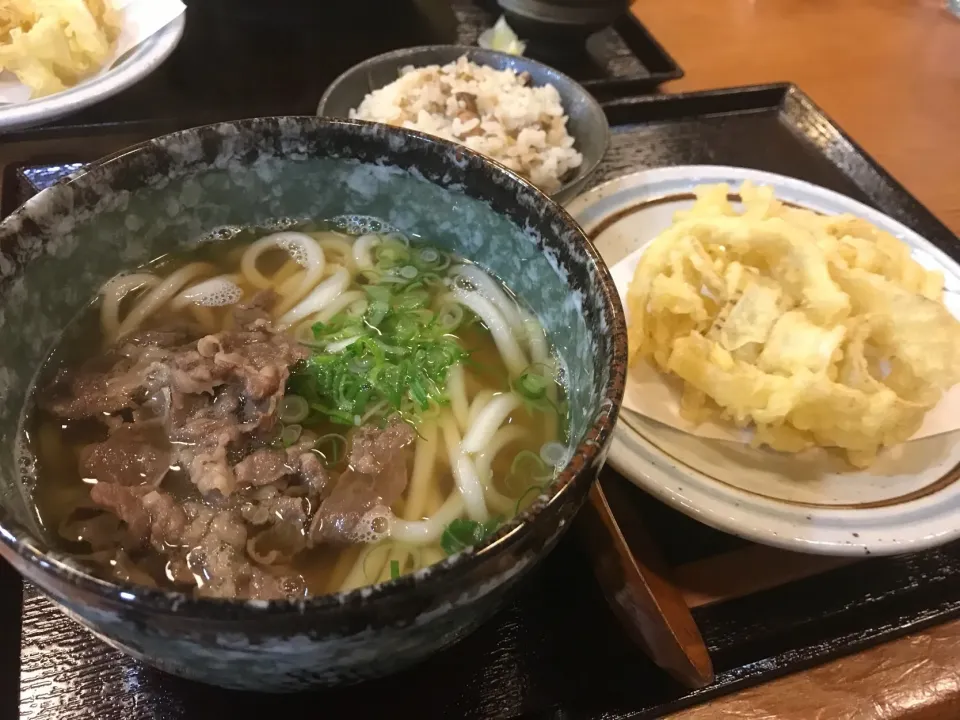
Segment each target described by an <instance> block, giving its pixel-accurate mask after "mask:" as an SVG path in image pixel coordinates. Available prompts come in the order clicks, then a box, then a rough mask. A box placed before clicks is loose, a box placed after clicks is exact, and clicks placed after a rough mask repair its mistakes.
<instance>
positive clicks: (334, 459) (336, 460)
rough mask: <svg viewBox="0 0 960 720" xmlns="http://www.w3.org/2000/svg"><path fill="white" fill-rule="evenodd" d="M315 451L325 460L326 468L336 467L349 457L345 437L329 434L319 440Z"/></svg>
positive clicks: (315, 445) (314, 447)
mask: <svg viewBox="0 0 960 720" xmlns="http://www.w3.org/2000/svg"><path fill="white" fill-rule="evenodd" d="M313 449H314V450H316V451H317V453H319V455H320V457H321V458H323V464H324V465H325V466H326V467H328V468H332V467H336V466H337V465H339V464H340V463H341V461H342V460H343V459H344V457H346V455H347V439H346V438H345V437H344V436H343V435H338V434H337V433H329V434H327V435H324V436H323V437H321V438H318V439H317V441H316V442H315V443H314V444H313Z"/></svg>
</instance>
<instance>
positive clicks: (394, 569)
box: [390, 560, 400, 580]
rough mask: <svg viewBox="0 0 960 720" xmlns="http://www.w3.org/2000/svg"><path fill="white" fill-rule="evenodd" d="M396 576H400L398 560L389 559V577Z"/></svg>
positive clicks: (394, 578)
mask: <svg viewBox="0 0 960 720" xmlns="http://www.w3.org/2000/svg"><path fill="white" fill-rule="evenodd" d="M398 577H400V561H399V560H391V561H390V579H391V580H396V579H397V578H398Z"/></svg>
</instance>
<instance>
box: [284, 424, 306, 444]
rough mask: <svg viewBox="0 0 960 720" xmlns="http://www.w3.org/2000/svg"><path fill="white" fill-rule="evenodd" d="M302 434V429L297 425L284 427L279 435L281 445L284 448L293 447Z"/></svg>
mask: <svg viewBox="0 0 960 720" xmlns="http://www.w3.org/2000/svg"><path fill="white" fill-rule="evenodd" d="M302 432H303V428H302V427H301V426H299V425H286V426H285V427H284V428H283V431H282V432H281V433H280V442H281V444H282V445H283V446H284V447H285V448H288V447H290V446H291V445H295V444H296V442H297V440H299V439H300V433H302Z"/></svg>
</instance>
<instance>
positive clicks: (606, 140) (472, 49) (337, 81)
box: [317, 44, 610, 200]
mask: <svg viewBox="0 0 960 720" xmlns="http://www.w3.org/2000/svg"><path fill="white" fill-rule="evenodd" d="M438 50H443V51H447V50H451V51H453V50H455V51H457V53H458V55H457V57H460V56H463V55H467V56H474V55H478V54H482V55H486V56H493V57H499V58H502V59H504V60H510V61H512V62H515V63H517V64H527V65H532V66H536V67H539V68H541V69H543V70H546V71H548V72H550V73H553V74H554V75H556V76H558V77H559V78H561V79H563V80H564V81H565V82H567V83H569V84H570V86H571V87H573V88H575V89H576V91H577V92H578V93H579V94H580V95H581V96H582V98H583V100H584V101H585V102H586V104H587V105H589V106H590V110H591V113H592V114H594V115H596V117H598V118H599V119H600V120H601V121H602V122H601V124H600V126H599V127H598V128H597V130H598V131H602V134H603V143H602V151H601V152H600V153H599V154H598V155H597V157H596V159H594V160H592V161H591V162H589V163H581V165H580V167H578V168H577V169H576V170H577V172H576V173H575V174H574V176H573V177H572V178H571V179H570V180H568V181H567V182H565V183H563V185H561V186H560V187H559V188H558V189H557V190H556V192H554V193H552V194H549V195H548V197H551V198H562V199H564V200H566V199H567V198H563V196H564V194H565V193H567V192H569V191H570V190H571V189H572V188H575V187H576V185H577V183H579V182H581V181H583V180H584V179H586V178H588V177H590V175H592V174H593V172H594V171H595V170H596V169H597V167H598V166H599V165H600V163H601V161H602V160H603V158H604V156H605V155H606V154H607V149H608V148H609V147H610V121H609V120H607V114H606V113H605V112H604V111H603V105H601V104H600V102H599V101H598V100H597V99H596V98H595V97H594V96H593V93H591V92H590V91H589V90H587V88H585V87H584V86H583V85H581V84H580V83H579V82H577V81H576V80H574V79H573V78H572V77H570V76H569V75H567V74H566V73H564V72H561V71H560V70H557V69H556V68H555V67H553V66H552V65H547V64H546V63H542V62H540V61H539V60H534V59H533V58H529V57H526V56H524V55H512V54H510V53H505V52H501V51H499V50H489V49H487V48H482V47H479V46H477V45H457V44H450V45H414V46H412V47H406V48H400V49H398V50H390V51H388V52H385V53H380V54H379V55H374V56H373V57H370V58H367V59H366V60H363V61H361V62H358V63H357V64H356V65H353V66H351V67H349V68H347V69H346V70H344V71H343V72H342V73H340V74H339V75H337V77H336V78H334V80H333V82H331V83H330V84H329V85H328V86H327V89H326V90H324V91H323V95H321V96H320V102H319V103H317V116H318V117H327V118H336V116H335V115H329V114H327V111H326V105H327V103H328V102H329V101H330V96H331V95H333V93H334V92H335V91H336V90H337V89H339V87H340V86H341V85H342V84H343V83H344V82H346V80H347V79H348V78H350V77H352V76H353V75H356V74H357V73H360V72H362V71H364V70H366V69H368V68H371V67H374V66H376V65H379V64H380V63H381V62H384V61H386V60H394V59H400V58H403V57H404V56H406V55H414V54H416V53H421V52H428V51H438ZM470 59H471V61H472V62H477V61H476V60H474V59H473V57H470ZM478 64H480V65H483V64H484V63H482V62H478ZM562 100H563V98H562V97H561V101H562ZM566 111H567V109H566V108H564V112H566ZM567 117H568V118H569V113H568V114H567ZM344 119H347V118H344ZM568 132H569V130H568ZM574 140H576V138H574ZM463 147H466V145H464V146H463ZM574 149H576V145H574ZM474 152H477V151H474ZM480 154H481V155H482V154H483V153H480ZM581 155H582V153H581ZM484 157H486V156H484ZM488 159H490V160H492V159H493V158H488ZM498 164H499V163H498ZM521 177H522V176H521ZM524 179H525V178H524ZM527 182H529V180H528V181H527ZM544 194H546V193H544Z"/></svg>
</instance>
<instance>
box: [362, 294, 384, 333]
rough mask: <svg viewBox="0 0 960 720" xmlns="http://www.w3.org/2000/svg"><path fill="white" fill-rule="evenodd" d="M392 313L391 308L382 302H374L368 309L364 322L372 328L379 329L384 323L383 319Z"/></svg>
mask: <svg viewBox="0 0 960 720" xmlns="http://www.w3.org/2000/svg"><path fill="white" fill-rule="evenodd" d="M388 312H390V306H389V305H387V303H385V302H383V301H382V300H374V301H373V302H372V303H370V305H369V306H368V307H367V313H366V315H365V316H364V322H366V323H367V325H369V326H370V327H377V326H379V325H380V323H381V322H383V319H384V318H385V317H386V316H387V313H388Z"/></svg>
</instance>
